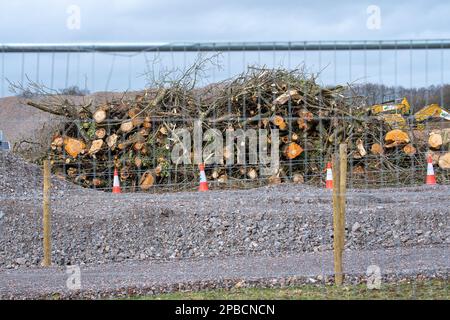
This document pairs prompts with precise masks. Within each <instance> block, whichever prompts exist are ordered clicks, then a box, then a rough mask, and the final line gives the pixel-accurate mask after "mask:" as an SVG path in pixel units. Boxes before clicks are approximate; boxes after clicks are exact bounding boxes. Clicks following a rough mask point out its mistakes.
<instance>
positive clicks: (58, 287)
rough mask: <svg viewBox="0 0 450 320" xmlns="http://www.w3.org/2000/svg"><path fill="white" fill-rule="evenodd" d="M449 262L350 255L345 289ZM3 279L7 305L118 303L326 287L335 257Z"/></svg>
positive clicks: (435, 269)
mask: <svg viewBox="0 0 450 320" xmlns="http://www.w3.org/2000/svg"><path fill="white" fill-rule="evenodd" d="M448 258H449V256H448V247H436V248H426V249H402V250H395V249H394V250H392V249H390V250H375V251H349V252H346V253H345V254H344V269H345V272H346V281H345V283H346V284H348V285H351V284H356V283H363V282H365V281H366V280H367V278H366V271H367V268H368V266H370V265H377V266H379V267H380V271H381V277H382V281H384V282H388V281H389V282H390V281H398V280H400V279H417V278H418V277H426V278H432V277H438V278H443V279H447V276H448V271H449V269H450V268H449V265H448ZM0 275H1V281H0V298H3V299H5V298H6V299H22V298H27V299H32V298H102V297H112V296H119V297H120V296H127V295H135V294H147V295H148V294H158V293H164V292H174V291H183V290H205V289H216V288H232V287H235V288H239V287H253V286H258V287H283V286H287V285H300V284H303V283H314V284H317V285H324V284H326V283H330V282H331V281H332V279H333V277H332V275H333V256H332V253H331V252H324V253H318V252H316V253H303V254H298V255H289V256H284V257H264V256H249V257H226V258H202V259H183V260H174V261H171V262H143V261H129V262H123V263H110V264H107V265H104V266H93V265H91V266H81V267H80V285H81V288H80V289H77V290H69V289H68V287H67V282H68V277H69V275H68V274H67V273H66V270H65V269H64V268H63V267H52V268H50V269H43V268H33V269H21V270H9V271H3V272H1V273H0ZM69 283H70V281H69Z"/></svg>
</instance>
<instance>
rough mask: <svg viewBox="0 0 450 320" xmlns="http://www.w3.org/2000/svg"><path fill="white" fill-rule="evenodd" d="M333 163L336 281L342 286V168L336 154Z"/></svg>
mask: <svg viewBox="0 0 450 320" xmlns="http://www.w3.org/2000/svg"><path fill="white" fill-rule="evenodd" d="M332 163H333V250H334V281H335V283H336V285H338V286H339V285H341V284H342V260H341V258H342V256H341V254H340V252H341V249H340V244H341V242H340V239H341V236H340V230H341V228H340V221H339V215H340V201H339V187H340V166H339V157H338V156H337V155H336V154H334V155H333V158H332Z"/></svg>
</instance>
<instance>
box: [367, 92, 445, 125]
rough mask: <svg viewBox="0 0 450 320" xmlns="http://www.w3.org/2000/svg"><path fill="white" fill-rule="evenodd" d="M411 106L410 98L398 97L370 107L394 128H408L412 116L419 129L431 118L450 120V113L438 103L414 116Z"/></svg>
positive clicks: (426, 107)
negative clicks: (411, 113)
mask: <svg viewBox="0 0 450 320" xmlns="http://www.w3.org/2000/svg"><path fill="white" fill-rule="evenodd" d="M410 110H411V106H410V104H409V102H408V99H406V98H402V99H396V100H391V101H386V102H383V103H381V104H376V105H373V106H371V107H370V111H371V114H372V115H377V116H380V117H381V118H382V119H383V120H384V121H385V122H386V123H387V124H388V125H389V126H390V127H391V128H392V129H406V128H407V127H409V125H410V124H411V123H408V118H412V121H413V123H412V125H413V127H415V128H417V129H423V128H424V127H425V126H424V124H423V122H425V121H427V120H429V119H439V118H440V119H445V120H448V121H450V113H449V112H448V111H447V110H445V109H443V108H442V107H440V106H439V105H437V104H429V105H427V106H425V107H423V108H422V109H420V110H419V111H417V112H416V113H414V115H413V116H412V117H409V115H410Z"/></svg>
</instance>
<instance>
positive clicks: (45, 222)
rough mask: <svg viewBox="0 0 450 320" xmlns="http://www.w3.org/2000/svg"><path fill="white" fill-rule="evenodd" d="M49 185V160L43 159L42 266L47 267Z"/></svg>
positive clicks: (48, 247) (49, 250) (49, 256)
mask: <svg viewBox="0 0 450 320" xmlns="http://www.w3.org/2000/svg"><path fill="white" fill-rule="evenodd" d="M50 187H51V179H50V161H49V160H44V194H43V197H44V204H43V208H44V216H43V225H44V243H43V245H44V261H43V263H42V264H43V266H44V267H49V266H50V265H51V264H52V257H51V252H52V249H51V233H52V232H51V225H50Z"/></svg>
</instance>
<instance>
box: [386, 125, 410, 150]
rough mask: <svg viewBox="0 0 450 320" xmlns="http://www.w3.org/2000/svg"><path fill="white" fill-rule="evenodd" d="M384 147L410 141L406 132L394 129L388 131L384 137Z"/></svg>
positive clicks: (391, 146)
mask: <svg viewBox="0 0 450 320" xmlns="http://www.w3.org/2000/svg"><path fill="white" fill-rule="evenodd" d="M384 141H385V142H386V148H393V147H396V146H399V145H402V144H405V143H408V142H409V141H410V139H409V136H408V134H407V133H406V132H405V131H402V130H399V129H394V130H391V131H389V132H388V133H387V134H386V136H385V137H384Z"/></svg>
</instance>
